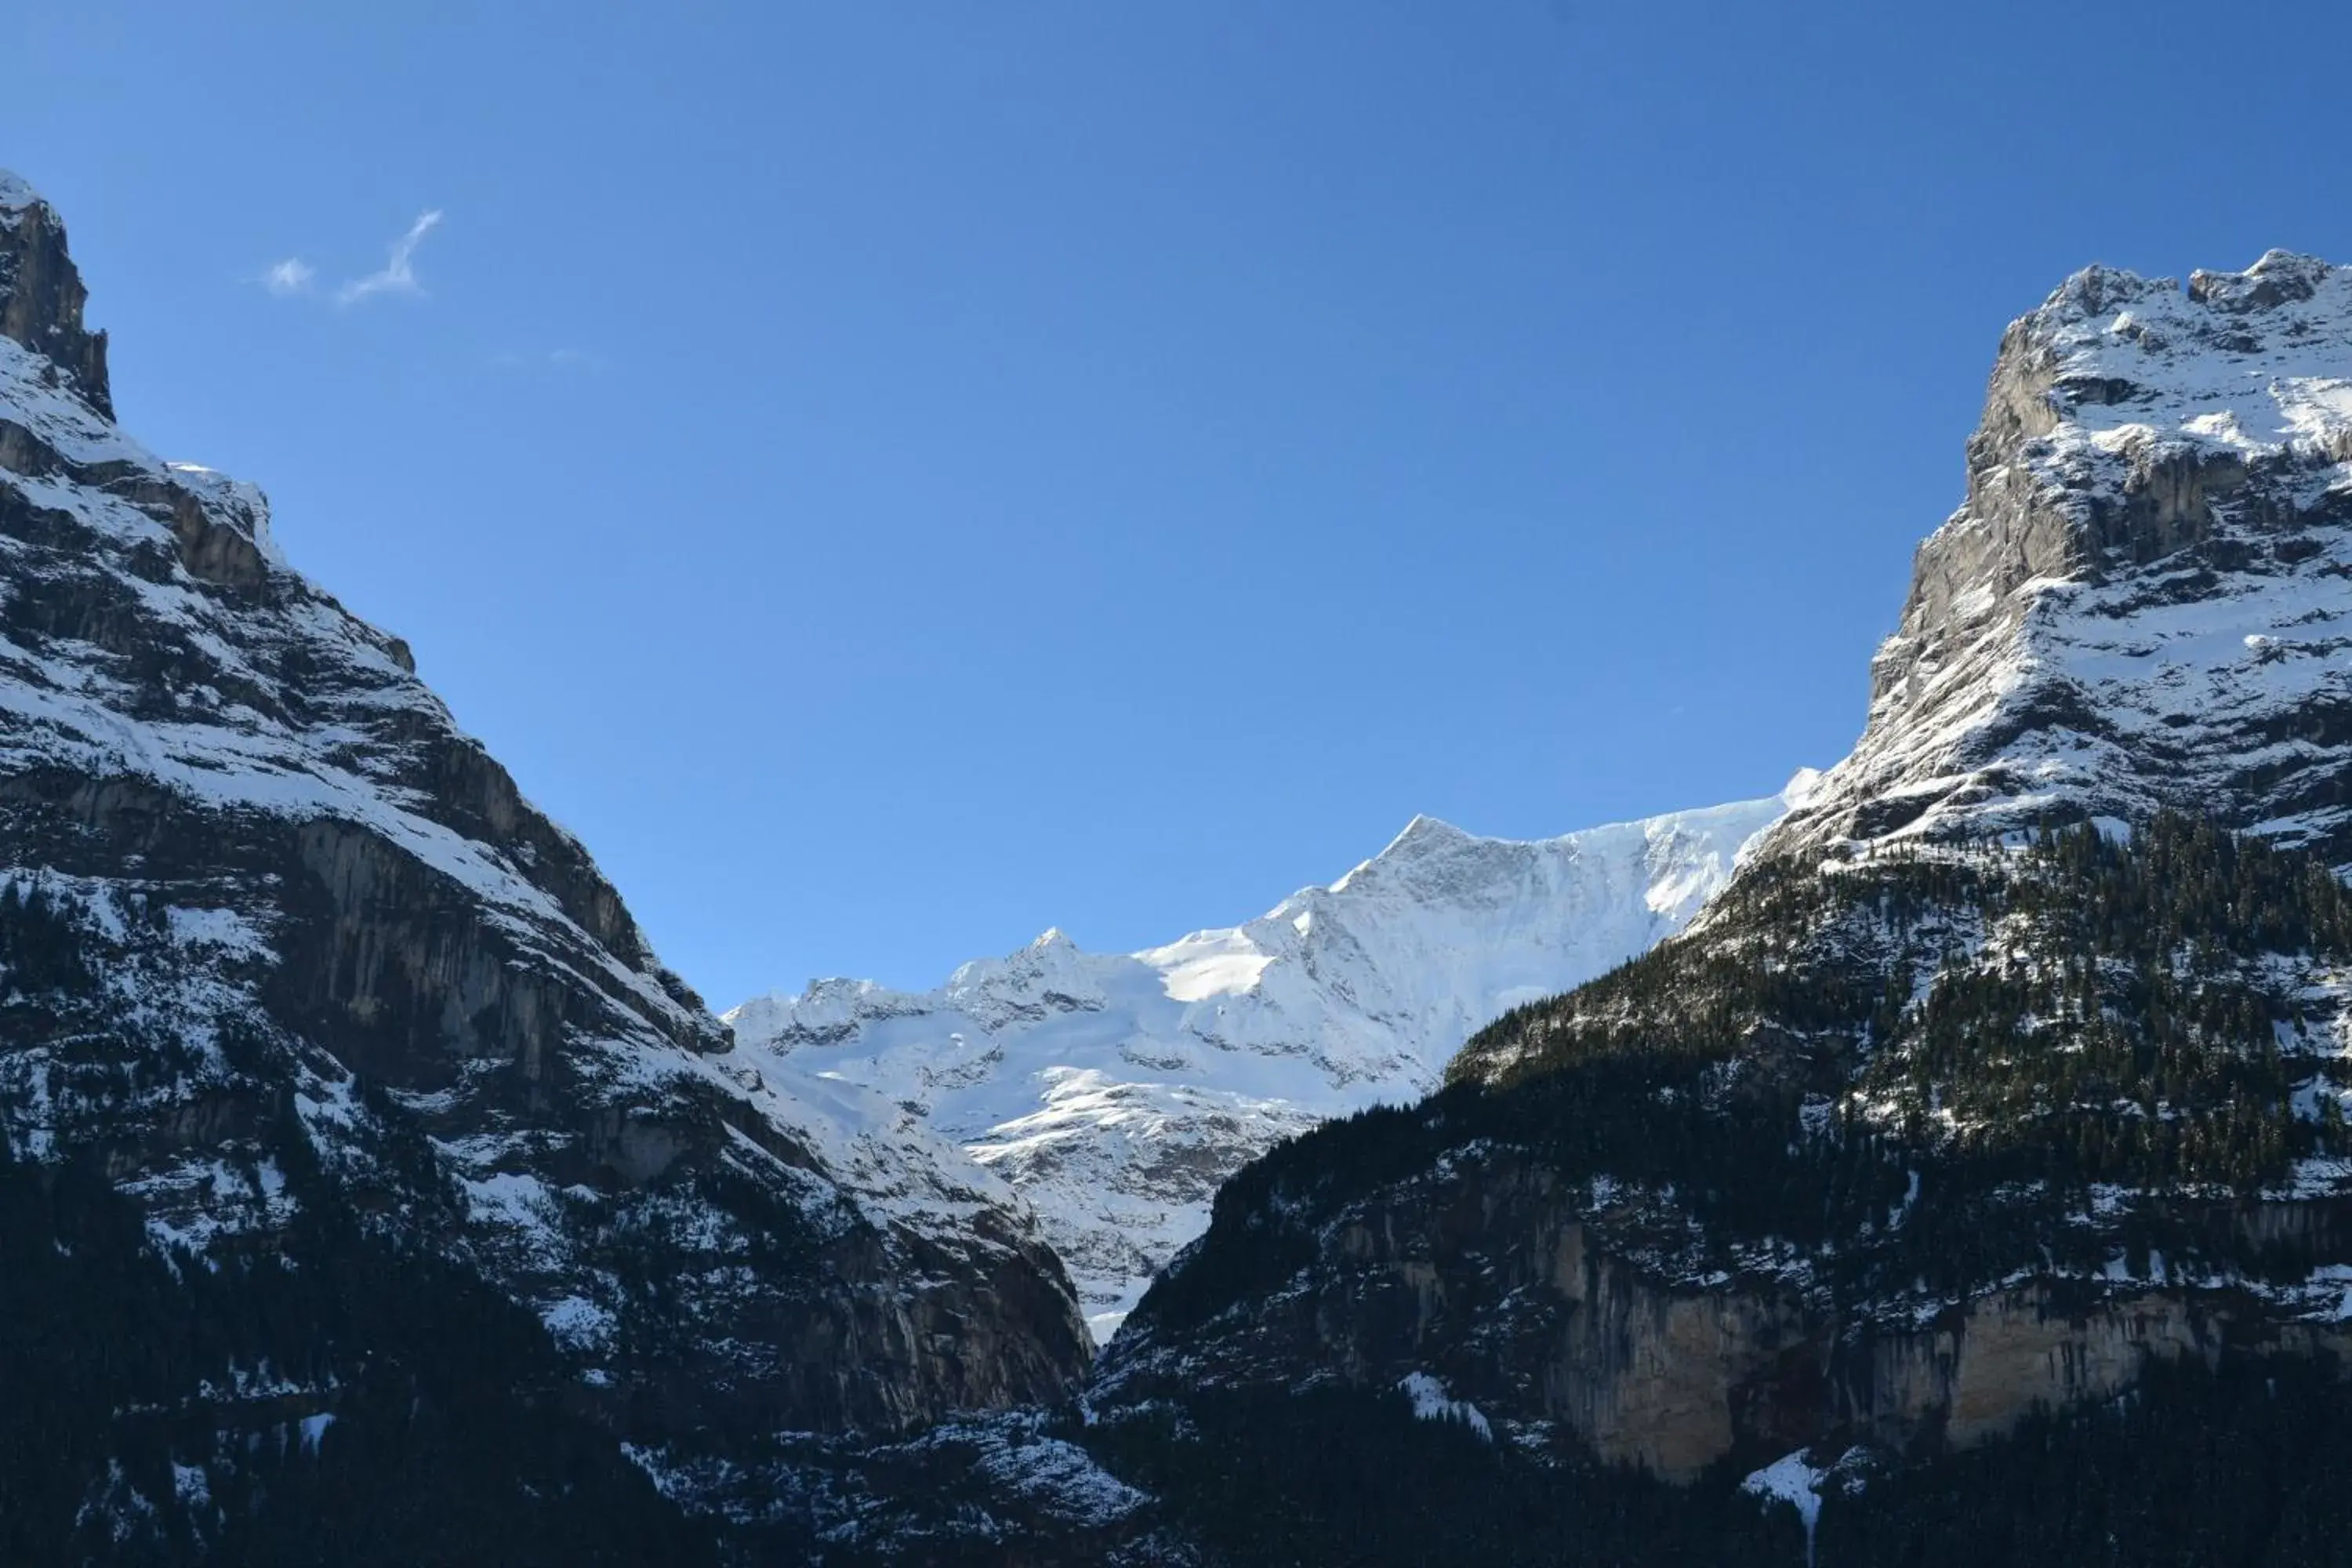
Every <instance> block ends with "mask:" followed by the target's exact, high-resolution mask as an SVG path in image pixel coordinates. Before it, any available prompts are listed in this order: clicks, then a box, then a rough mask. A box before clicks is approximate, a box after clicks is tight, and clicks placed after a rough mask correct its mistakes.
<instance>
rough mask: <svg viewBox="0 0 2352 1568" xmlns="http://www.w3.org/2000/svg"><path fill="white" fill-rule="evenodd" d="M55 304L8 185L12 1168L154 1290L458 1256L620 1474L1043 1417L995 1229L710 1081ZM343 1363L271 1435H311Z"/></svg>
mask: <svg viewBox="0 0 2352 1568" xmlns="http://www.w3.org/2000/svg"><path fill="white" fill-rule="evenodd" d="M82 300H83V292H82V288H81V284H80V282H79V278H78V277H77V276H76V274H75V272H74V269H73V266H72V263H71V261H70V259H69V258H68V253H67V250H66V247H65V239H64V232H63V229H62V227H61V226H60V225H59V224H58V221H57V218H56V216H55V215H54V214H53V213H52V212H51V211H50V210H49V209H48V207H47V205H46V204H44V203H42V202H40V201H39V200H38V199H37V198H35V197H33V196H32V195H30V194H29V193H28V192H26V190H25V189H24V187H23V186H22V185H21V184H17V183H16V182H14V181H13V180H9V179H5V178H0V844H5V864H0V1016H5V1023H6V1027H5V1031H4V1032H0V1134H5V1146H6V1152H7V1153H8V1154H10V1155H11V1156H13V1158H14V1159H15V1160H16V1161H17V1162H20V1163H31V1164H32V1165H33V1166H35V1167H36V1168H38V1167H41V1166H45V1165H46V1166H59V1167H61V1166H64V1165H67V1164H71V1163H77V1162H82V1161H86V1160H89V1159H92V1158H95V1159H98V1160H99V1161H100V1162H101V1163H102V1165H103V1169H104V1172H105V1174H106V1176H107V1177H108V1179H109V1180H110V1182H111V1184H112V1185H113V1187H114V1189H115V1190H116V1192H117V1194H119V1195H120V1196H121V1198H123V1199H124V1200H126V1201H128V1202H129V1203H130V1204H131V1205H133V1207H134V1208H135V1210H136V1212H137V1213H138V1214H139V1215H141V1216H142V1221H143V1224H144V1225H145V1226H146V1227H147V1232H148V1237H149V1246H150V1247H151V1248H152V1255H153V1256H155V1257H157V1258H167V1259H169V1260H170V1264H169V1267H171V1268H174V1269H178V1270H181V1271H183V1272H185V1271H187V1270H195V1271H197V1272H199V1273H203V1272H205V1271H215V1272H217V1271H220V1270H224V1269H226V1270H229V1271H230V1272H231V1273H232V1274H233V1273H234V1272H235V1271H236V1269H237V1268H242V1267H244V1266H245V1265H244V1264H243V1263H241V1262H239V1261H238V1260H251V1259H256V1258H273V1257H278V1256H290V1255H287V1254H284V1252H283V1249H284V1248H285V1247H288V1246H289V1245H292V1244H291V1243H289V1240H288V1237H289V1236H292V1235H294V1234H296V1232H298V1231H299V1232H301V1234H303V1235H304V1236H306V1237H310V1240H307V1241H305V1242H304V1243H302V1245H303V1246H304V1247H309V1248H310V1249H312V1250H310V1251H308V1252H306V1253H304V1256H305V1257H306V1258H312V1259H314V1262H313V1263H311V1264H306V1265H304V1267H316V1266H317V1265H316V1263H315V1259H316V1258H318V1257H319V1254H318V1253H317V1251H316V1248H317V1247H320V1246H324V1245H328V1244H326V1243H322V1242H320V1240H319V1239H318V1231H317V1227H318V1226H320V1225H327V1224H330V1223H332V1224H341V1223H343V1222H344V1221H346V1220H348V1221H350V1222H351V1223H352V1225H353V1226H355V1227H356V1228H355V1230H354V1231H353V1232H352V1235H353V1236H354V1237H358V1238H360V1239H361V1240H364V1241H366V1243H367V1245H369V1246H372V1247H373V1246H377V1245H379V1244H380V1245H381V1246H382V1247H388V1248H391V1249H393V1250H394V1252H395V1253H397V1254H399V1255H402V1256H412V1255H423V1256H429V1257H431V1258H434V1259H435V1260H436V1263H441V1264H446V1265H449V1266H452V1267H454V1268H457V1270H458V1271H459V1273H458V1275H457V1276H456V1278H457V1279H461V1280H462V1279H471V1280H476V1281H479V1282H481V1283H483V1284H486V1285H487V1286H488V1287H490V1288H491V1289H492V1290H493V1291H495V1292H496V1293H497V1295H498V1296H499V1297H501V1298H503V1299H504V1300H507V1301H508V1302H510V1303H513V1304H514V1305H515V1306H516V1307H518V1308H519V1309H520V1310H524V1311H527V1312H528V1313H529V1314H530V1317H531V1318H533V1319H536V1320H537V1321H538V1323H539V1325H540V1330H541V1333H542V1335H543V1336H544V1341H545V1344H546V1346H547V1347H548V1350H549V1353H550V1354H551V1356H552V1357H553V1358H554V1363H553V1364H559V1365H561V1366H562V1367H564V1368H566V1369H568V1373H569V1374H570V1381H569V1383H568V1384H567V1385H565V1386H563V1387H562V1388H561V1389H557V1390H552V1391H551V1390H545V1389H535V1390H532V1391H530V1394H529V1399H528V1401H527V1403H535V1404H539V1405H551V1406H553V1407H560V1408H562V1409H564V1410H568V1411H572V1412H574V1413H577V1414H579V1415H583V1417H584V1418H585V1419H587V1420H589V1421H591V1422H592V1423H593V1424H594V1425H596V1426H599V1427H600V1428H601V1429H603V1430H604V1432H605V1433H606V1434H607V1435H608V1439H609V1442H608V1448H609V1451H610V1452H611V1453H613V1454H614V1455H615V1456H617V1454H618V1453H619V1444H620V1442H621V1441H622V1440H624V1439H625V1440H627V1441H628V1442H630V1443H632V1444H634V1445H635V1446H636V1449H637V1451H640V1452H642V1453H644V1454H646V1455H647V1456H649V1458H648V1459H647V1463H648V1464H652V1463H654V1462H656V1461H655V1460H654V1459H653V1458H650V1457H651V1456H656V1455H659V1454H663V1453H667V1452H669V1451H671V1450H672V1449H673V1448H676V1449H678V1450H680V1451H681V1452H687V1453H723V1452H725V1451H726V1447H727V1445H728V1444H729V1443H730V1442H734V1441H737V1440H738V1439H740V1438H742V1437H744V1436H746V1435H760V1434H765V1433H770V1432H772V1431H774V1430H776V1429H779V1428H784V1427H789V1428H792V1429H794V1430H800V1431H815V1432H871V1433H877V1434H883V1433H896V1432H902V1431H905V1430H907V1429H908V1428H911V1427H913V1426H919V1425H921V1424H924V1423H928V1422H930V1421H934V1420H937V1419H940V1418H941V1417H943V1416H946V1415H950V1414H952V1413H954V1412H958V1411H966V1410H975V1409H989V1408H996V1407H1002V1406H1005V1405H1014V1404H1020V1403H1024V1402H1034V1401H1041V1400H1050V1399H1053V1398H1055V1397H1057V1396H1059V1395H1060V1394H1063V1393H1065V1392H1066V1390H1068V1389H1069V1388H1071V1387H1072V1386H1073V1385H1074V1384H1076V1381H1077V1380H1078V1378H1079V1377H1080V1376H1081V1375H1082V1374H1083V1373H1084V1371H1085V1368H1086V1365H1087V1357H1088V1342H1087V1336H1086V1332H1085V1329H1084V1325H1083V1323H1082V1322H1081V1321H1080V1319H1079V1316H1078V1314H1077V1311H1076V1302H1075V1300H1074V1299H1073V1297H1072V1294H1071V1291H1070V1288H1069V1285H1068V1282H1067V1279H1066V1276H1065V1274H1064V1272H1063V1270H1062V1268H1061V1266H1060V1264H1059V1263H1058V1261H1057V1260H1056V1259H1055V1257H1054V1256H1053V1254H1052V1252H1051V1250H1050V1249H1049V1248H1048V1247H1046V1246H1045V1243H1044V1242H1043V1241H1042V1240H1041V1239H1040V1238H1039V1237H1038V1235H1037V1232H1036V1229H1035V1226H1034V1219H1033V1217H1032V1216H1031V1215H1030V1214H1029V1212H1028V1211H1027V1209H1026V1208H1025V1206H1024V1205H1022V1204H1021V1203H1020V1202H1019V1201H1018V1200H1017V1199H1016V1198H1015V1197H1014V1196H1013V1194H1011V1192H1010V1191H1009V1190H1008V1189H1007V1188H1005V1187H1004V1185H1003V1184H1002V1183H1000V1182H997V1181H995V1180H993V1179H992V1178H991V1177H989V1176H988V1175H987V1174H986V1173H984V1172H982V1171H979V1170H977V1169H976V1168H974V1167H972V1166H971V1165H970V1163H968V1162H966V1161H964V1160H963V1159H962V1157H961V1155H960V1154H959V1153H957V1152H955V1151H954V1150H953V1149H952V1148H950V1147H949V1146H947V1145H944V1144H941V1143H939V1142H935V1141H933V1140H931V1139H929V1137H928V1136H927V1135H925V1134H924V1133H923V1132H922V1131H920V1129H919V1128H917V1127H915V1126H913V1125H911V1124H910V1123H909V1122H908V1119H907V1118H906V1117H905V1116H904V1115H903V1113H901V1112H899V1111H898V1110H897V1109H896V1108H894V1107H891V1106H888V1105H887V1103H884V1102H881V1101H879V1100H876V1099H874V1098H873V1097H871V1096H866V1095H862V1094H860V1093H859V1092H858V1091H856V1090H854V1089H850V1088H849V1087H847V1086H845V1085H840V1084H834V1083H826V1082H823V1081H820V1080H817V1079H814V1078H813V1077H810V1078H807V1079H803V1077H802V1076H801V1075H798V1074H795V1073H793V1071H791V1070H790V1069H788V1068H786V1069H780V1068H775V1067H774V1066H773V1065H772V1064H763V1065H762V1067H760V1068H755V1067H754V1066H753V1065H751V1064H750V1063H748V1062H746V1061H745V1060H744V1059H743V1058H741V1057H740V1054H738V1053H736V1051H735V1049H734V1042H733V1040H732V1037H731V1036H730V1033H729V1031H728V1030H727V1029H726V1028H725V1027H724V1026H722V1025H720V1024H719V1022H718V1020H716V1019H715V1018H713V1017H712V1016H710V1015H709V1013H708V1012H707V1011H706V1010H705V1009H704V1008H703V1006H702V1005H701V1003H700V1001H699V999H698V998H697V997H696V996H695V995H694V994H693V993H692V992H691V991H690V990H689V989H688V987H687V986H686V985H685V984H684V983H683V982H681V981H680V980H679V979H678V978H677V976H676V975H675V974H673V973H670V972H668V971H667V969H665V968H663V967H662V966H661V965H660V964H659V963H658V962H657V961H656V959H655V957H654V955H653V953H652V952H651V950H650V948H649V946H648V944H647V942H646V939H645V937H644V935H643V933H642V932H641V931H639V929H638V927H637V926H636V924H635V921H633V920H632V919H631V917H630V915H629V913H628V910H626V908H625V906H624V904H623V902H622V900H621V899H620V897H619V895H618V894H617V893H616V892H615V890H614V889H613V887H612V885H611V884H610V883H609V882H607V881H606V880H605V879H604V877H603V875H602V874H601V873H600V872H599V871H598V870H597V868H596V867H595V865H594V863H593V861H592V860H591V858H589V856H588V854H587V851H586V850H585V849H584V848H583V847H582V846H581V845H580V844H579V843H578V842H577V841H576V840H575V839H573V838H572V837H571V836H570V835H569V834H567V833H565V832H564V831H563V830H562V829H561V828H559V827H557V826H555V825H554V824H553V823H551V822H550V821H549V820H548V819H547V818H546V817H545V816H543V815H541V813H540V812H539V811H537V810H536V809H535V808H533V807H532V806H531V805H530V804H529V802H528V801H526V800H525V799H524V798H523V796H522V795H521V793H520V791H519V790H518V788H517V787H516V785H515V783H514V781H513V780H512V779H511V778H510V777H509V774H508V773H506V771H505V770H504V769H503V768H501V767H500V766H499V763H497V762H496V761H495V760H494V759H493V758H491V757H490V756H489V755H488V753H487V752H485V751H484V750H483V749H482V747H481V746H480V745H479V744H478V743H477V742H474V741H473V740H472V739H470V738H469V737H467V736H466V735H464V734H463V733H461V732H460V731H458V730H457V728H456V726H455V725H454V724H453V723H452V721H451V720H450V717H449V715H448V713H447V711H446V710H445V709H444V708H443V706H442V705H441V703H440V702H439V701H438V700H436V699H435V698H434V696H433V695H432V694H431V692H429V691H428V690H427V689H425V687H424V686H423V685H421V684H420V683H419V682H418V681H417V679H415V674H414V661H413V659H411V658H410V657H409V654H408V650H407V649H406V647H404V645H403V644H402V643H401V642H400V641H399V640H398V639H397V638H394V637H390V636H387V635H386V634H384V633H383V632H380V631H378V630H376V629H374V628H373V627H371V626H366V625H364V624H363V623H362V622H360V621H358V620H356V619H355V618H353V617H352V616H350V615H348V614H347V613H345V612H344V611H343V610H342V608H341V606H340V605H337V604H336V603H335V601H334V600H332V599H331V598H330V597H328V596H327V595H325V594H323V593H321V592H320V591H319V590H318V589H317V588H316V587H314V586H313V585H312V584H310V583H309V582H307V581H306V580H304V579H303V578H302V577H301V576H299V574H296V573H295V572H293V571H292V570H291V569H290V568H289V567H288V566H287V565H286V563H284V562H283V560H282V559H281V558H280V557H279V556H278V552H277V551H276V548H275V546H274V545H273V543H272V542H271V540H270V537H269V533H268V507H267V503H266V501H265V500H264V499H263V498H262V496H261V494H260V492H259V491H257V490H255V489H252V488H250V487H248V486H243V485H238V484H236V483H234V482H232V481H229V480H226V479H222V478H221V477H219V476H217V475H215V474H212V473H210V472H209V471H207V470H204V469H201V468H191V467H187V466H184V465H174V464H166V463H163V462H160V461H158V460H156V459H155V458H152V456H150V455H149V454H147V453H146V452H145V451H143V450H142V449H141V448H140V447H137V446H136V445H135V444H134V443H133V442H131V440H129V439H128V438H127V437H124V436H123V435H122V434H121V432H120V431H119V430H118V429H117V428H116V427H115V426H113V424H112V423H111V420H110V415H109V408H110V405H109V401H108V389H107V384H106V377H105V356H104V346H105V345H104V339H103V336H102V335H100V334H93V333H89V332H87V331H84V329H83V326H82V321H81V308H82ZM306 1226H308V1227H310V1228H308V1229H305V1228H304V1227H306ZM354 1245H357V1243H356V1242H355V1243H354ZM466 1288H467V1289H469V1288H470V1287H466ZM451 1289H459V1287H457V1286H452V1287H451ZM468 1310H471V1309H468ZM290 1353H291V1352H281V1364H283V1360H284V1357H285V1356H286V1355H290ZM370 1353H371V1352H370V1347H369V1345H367V1344H366V1343H363V1342H362V1343H352V1344H349V1345H344V1346H341V1347H340V1348H339V1349H338V1350H337V1351H336V1352H335V1353H334V1356H332V1357H314V1358H313V1359H314V1364H315V1367H316V1371H315V1373H314V1374H313V1375H310V1377H308V1378H307V1379H305V1378H303V1377H301V1376H300V1375H299V1374H297V1375H296V1376H294V1377H292V1378H285V1377H281V1378H280V1379H279V1380H278V1383H277V1384H273V1385H272V1393H271V1395H270V1399H271V1401H274V1402H276V1403H275V1404H270V1405H267V1406H266V1407H267V1408H271V1409H275V1408H277V1407H278V1405H282V1404H283V1402H284V1401H285V1400H287V1399H288V1398H292V1397H299V1398H302V1399H305V1400H308V1401H310V1402H311V1403H312V1404H313V1405H315V1406H316V1407H318V1408H320V1410H321V1411H322V1412H324V1413H325V1414H327V1415H331V1414H332V1412H333V1410H334V1408H335V1407H336V1406H335V1400H336V1399H337V1397H338V1395H337V1394H336V1392H335V1390H336V1389H337V1388H338V1387H339V1386H341V1385H342V1384H347V1383H349V1382H350V1381H351V1380H352V1379H353V1378H355V1377H357V1376H358V1375H359V1374H358V1372H357V1371H355V1370H354V1369H355V1368H357V1367H360V1366H362V1365H363V1364H364V1363H365V1361H366V1358H367V1356H368V1355H369V1354H370ZM338 1358H340V1359H338ZM198 1373H202V1375H201V1376H199V1375H198ZM233 1384H235V1380H234V1379H232V1378H231V1377H230V1376H229V1375H228V1373H227V1372H226V1369H225V1368H211V1369H209V1370H207V1369H205V1368H195V1369H192V1370H191V1372H190V1374H189V1380H188V1381H187V1382H185V1383H184V1384H183V1385H181V1386H180V1387H179V1388H178V1390H177V1393H176V1394H175V1396H174V1397H176V1398H178V1399H180V1400H182V1401H184V1408H185V1410H186V1412H187V1413H188V1418H189V1420H190V1421H191V1422H192V1423H194V1425H195V1426H201V1427H202V1428H203V1429H204V1430H206V1431H213V1430H218V1431H220V1432H222V1433H225V1434H227V1436H224V1438H223V1439H222V1442H223V1447H222V1448H221V1450H220V1451H219V1452H218V1453H212V1452H200V1453H192V1454H185V1455H183V1456H181V1458H180V1459H179V1460H177V1461H175V1462H181V1463H184V1464H186V1465H188V1466H191V1467H194V1470H195V1471H198V1472H203V1473H207V1474H209V1473H212V1472H210V1471H206V1470H205V1467H207V1466H212V1465H215V1464H233V1462H234V1460H233V1454H232V1450H233V1448H234V1443H233V1442H232V1441H231V1439H232V1438H233V1437H234V1436H235V1434H236V1430H237V1428H238V1427H239V1426H241V1425H243V1424H245V1423H247V1420H248V1419H249V1418H254V1419H257V1417H252V1416H251V1413H250V1412H249V1411H247V1410H246V1409H245V1406H244V1404H243V1403H242V1402H241V1401H240V1400H239V1398H238V1397H236V1395H233V1394H223V1393H222V1392H220V1391H221V1390H224V1389H227V1388H229V1387H231V1386H232V1385H233ZM519 1397H520V1396H519ZM199 1413H201V1414H199ZM100 1458H103V1456H102V1455H101V1456H100ZM100 1479H103V1475H102V1472H101V1475H100ZM92 1484H93V1485H96V1484H97V1482H95V1481H93V1483H92ZM677 1500H680V1501H684V1502H688V1503H689V1504H691V1503H693V1502H695V1501H696V1499H695V1498H694V1497H693V1496H691V1495H690V1494H688V1493H678V1494H677ZM77 1506H78V1500H76V1499H74V1498H72V1497H61V1498H59V1499H58V1507H59V1508H60V1509H62V1510H65V1511H66V1513H67V1514H68V1516H70V1515H71V1513H72V1510H73V1509H74V1508H75V1507H77ZM93 1506H95V1505H93ZM106 1506H108V1507H112V1506H113V1505H111V1504H108V1505H106ZM134 1511H135V1510H134ZM124 1518H125V1520H126V1521H128V1522H126V1523H125V1525H124V1528H125V1529H143V1528H148V1527H147V1526H142V1525H140V1524H139V1523H138V1521H137V1520H136V1519H133V1518H131V1515H128V1514H126V1515H125V1516H124ZM153 1528H156V1529H163V1528H165V1527H164V1526H163V1525H160V1524H159V1525H154V1526H153ZM172 1528H178V1527H177V1526H173V1527H172Z"/></svg>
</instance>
